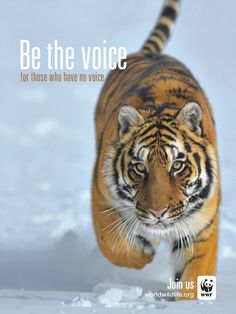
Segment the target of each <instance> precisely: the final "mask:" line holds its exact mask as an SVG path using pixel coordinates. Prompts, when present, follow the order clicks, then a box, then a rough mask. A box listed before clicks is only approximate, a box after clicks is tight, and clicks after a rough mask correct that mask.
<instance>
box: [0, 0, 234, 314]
mask: <svg viewBox="0 0 236 314" xmlns="http://www.w3.org/2000/svg"><path fill="white" fill-rule="evenodd" d="M103 2H104V4H103V5H102V6H101V4H100V3H99V2H98V1H95V0H93V1H92V0H91V1H84V0H80V1H76V0H68V1H66V2H65V1H51V2H50V3H49V2H48V1H45V0H44V1H40V2H38V3H34V7H32V4H31V1H30V0H23V1H20V2H19V1H16V0H13V1H5V2H2V3H1V5H0V6H1V10H0V16H1V18H0V26H1V27H0V29H1V35H2V36H1V38H2V42H3V43H4V47H3V48H4V49H2V51H1V53H2V55H1V60H0V67H1V73H2V75H1V77H0V80H1V102H0V107H1V115H0V147H1V148H2V150H1V152H2V153H1V154H0V174H1V176H0V208H1V210H0V256H1V258H0V313H4V314H9V313H14V314H15V313H17V314H25V313H45V314H47V313H50V314H53V313H57V314H58V313H60V314H63V313H66V314H67V313H95V312H96V313H111V307H112V313H120V312H121V311H122V313H123V311H127V313H136V312H137V313H139V312H140V313H141V312H143V311H144V310H145V312H147V313H154V312H155V313H156V309H160V310H162V311H163V313H173V311H174V310H175V309H176V308H178V311H179V312H180V313H189V312H190V313H197V312H199V311H201V312H202V313H213V312H214V313H221V312H223V311H224V312H227V310H228V311H229V312H233V309H234V308H235V297H234V282H235V281H236V267H235V257H236V241H235V239H236V238H235V237H236V234H235V233H236V228H235V223H236V217H235V205H234V203H235V183H234V181H235V168H236V167H235V166H236V162H235V155H236V147H235V145H233V143H234V142H235V139H234V133H235V122H234V120H235V116H234V113H235V111H236V110H235V104H234V99H235V93H236V90H235V85H236V76H235V74H234V69H235V68H236V64H235V63H236V59H235V55H234V54H235V48H236V47H235V46H236V42H235V41H234V40H232V38H234V37H235V36H234V35H235V31H236V28H235V27H233V24H234V20H235V18H234V12H235V3H234V1H233V0H228V1H227V8H228V10H226V11H224V10H223V11H222V3H221V2H216V1H214V0H208V1H207V3H206V1H204V0H199V1H182V2H183V3H182V10H181V16H180V19H179V21H178V23H177V27H176V30H175V32H174V35H173V37H172V39H171V41H170V43H169V44H168V47H167V49H166V51H165V52H166V53H167V54H170V55H172V56H175V57H177V58H178V59H180V60H182V61H183V62H184V63H186V65H187V66H189V67H190V69H191V70H192V71H193V73H194V75H195V76H196V77H197V78H198V79H199V81H200V82H201V85H202V86H203V87H204V89H205V90H206V93H207V95H208V96H209V98H210V101H211V103H212V107H213V110H214V115H215V119H216V125H217V130H218V143H219V153H220V161H221V177H222V188H223V193H222V195H223V201H222V206H221V219H220V242H219V263H218V274H219V275H218V278H217V280H218V281H217V287H218V288H217V299H216V301H214V302H212V303H206V302H195V301H194V302H179V303H178V304H177V303H175V302H162V301H160V300H158V301H155V302H153V300H147V299H146V300H144V298H143V296H144V294H145V293H146V292H148V291H149V290H150V291H156V290H158V289H164V288H165V287H166V282H167V279H168V278H169V276H170V269H169V262H168V253H167V251H166V248H165V246H164V245H161V247H160V250H158V253H157V256H156V257H155V260H154V261H153V263H152V264H151V265H148V266H147V267H146V268H145V269H144V270H142V271H136V270H128V269H124V268H118V267H115V266H113V265H111V264H110V263H109V262H108V261H107V260H105V258H104V257H103V256H102V254H101V253H100V252H99V250H98V248H97V246H96V242H95V237H94V233H93V228H92V222H91V215H90V186H91V173H92V169H93V163H94V158H95V143H94V119H93V115H94V108H95V103H96V100H97V98H98V95H99V92H100V89H101V86H102V85H101V83H86V84H84V83H83V84H82V83H71V84H68V83H53V84H37V83H20V82H19V74H20V70H19V41H20V39H29V40H31V41H32V43H33V44H34V45H37V46H40V47H43V46H45V45H46V44H47V43H48V42H50V41H53V40H54V39H58V40H59V42H60V43H61V44H63V45H64V46H70V45H71V46H74V47H75V49H78V48H79V47H81V46H95V45H101V43H102V41H103V39H107V42H108V43H109V44H110V45H113V46H125V47H127V49H128V52H133V51H135V50H137V49H138V48H139V47H140V46H141V45H142V43H143V40H144V39H145V38H146V36H147V34H148V33H149V32H150V29H151V27H152V25H153V24H154V21H155V20H156V17H157V13H158V12H159V8H160V6H161V4H162V0H159V1H157V0H150V1H148V6H147V5H145V10H144V6H143V5H144V1H143V0H138V1H137V0H129V1H127V0H120V1H119V2H115V1H108V0H103ZM45 12H47V14H48V17H45ZM131 12H132V13H131ZM209 12H210V13H209ZM222 12H223V13H222ZM228 21H231V24H232V27H231V30H230V32H228V31H226V30H228ZM219 39H220V40H219ZM44 71H46V69H44ZM90 71H91V69H90ZM105 74H106V73H105ZM96 287H97V288H98V287H100V288H101V287H103V291H102V290H99V291H97V292H95V290H96V289H95V288H96ZM6 289H8V290H6ZM141 291H142V295H141ZM107 306H109V307H107ZM121 308H122V309H121ZM16 309H17V311H16ZM120 309H121V310H120Z"/></svg>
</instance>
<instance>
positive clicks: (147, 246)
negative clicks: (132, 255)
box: [134, 235, 155, 269]
mask: <svg viewBox="0 0 236 314" xmlns="http://www.w3.org/2000/svg"><path fill="white" fill-rule="evenodd" d="M135 246H136V254H137V258H136V260H135V267H134V268H138V269H140V268H143V267H144V266H145V265H147V264H149V263H151V262H152V260H153V258H154V256H155V250H154V248H153V246H152V244H151V243H150V242H149V241H148V240H146V239H145V238H143V237H142V236H140V235H137V236H136V239H135Z"/></svg>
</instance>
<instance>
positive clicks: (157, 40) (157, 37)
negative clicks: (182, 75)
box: [141, 0, 181, 56]
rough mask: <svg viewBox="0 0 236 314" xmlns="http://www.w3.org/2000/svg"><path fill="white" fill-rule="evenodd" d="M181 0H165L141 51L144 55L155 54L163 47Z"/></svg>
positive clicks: (171, 28)
mask: <svg viewBox="0 0 236 314" xmlns="http://www.w3.org/2000/svg"><path fill="white" fill-rule="evenodd" d="M180 2H181V0H166V1H165V4H164V7H163V9H162V12H161V14H160V16H159V19H158V21H157V24H156V26H155V27H154V29H153V31H152V32H151V34H150V35H149V37H148V39H147V40H146V42H145V44H144V45H143V47H142V49H141V52H142V53H143V54H145V55H150V56H155V55H158V54H160V53H161V51H162V50H163V49H164V47H165V45H166V43H167V41H168V39H169V37H170V35H171V32H172V30H173V28H174V25H175V21H176V18H177V16H178V13H179V8H180Z"/></svg>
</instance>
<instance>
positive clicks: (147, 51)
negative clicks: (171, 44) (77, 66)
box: [92, 0, 220, 299]
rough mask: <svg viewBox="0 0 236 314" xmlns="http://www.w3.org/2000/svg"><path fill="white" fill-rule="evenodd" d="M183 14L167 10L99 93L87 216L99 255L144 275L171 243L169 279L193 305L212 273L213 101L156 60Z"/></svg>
mask: <svg viewBox="0 0 236 314" xmlns="http://www.w3.org/2000/svg"><path fill="white" fill-rule="evenodd" d="M179 7H180V1H179V0H167V1H166V2H165V5H164V7H163V9H162V12H161V14H160V17H159V20H158V22H157V24H156V26H155V28H154V30H153V31H152V33H151V34H150V36H149V37H148V39H147V40H146V42H145V43H144V45H143V47H142V48H141V50H140V51H139V52H137V53H134V54H132V55H130V56H128V58H127V68H126V69H125V70H121V69H118V68H117V69H115V70H113V71H111V72H110V74H109V76H108V78H107V79H106V82H105V84H104V86H103V89H102V91H101V94H100V97H99V100H98V103H97V107H96V116H95V119H96V143H97V152H96V153H97V158H96V163H95V167H94V173H93V181H92V213H93V223H94V229H95V232H96V238H97V243H98V245H99V248H100V250H101V251H102V253H103V254H104V255H105V256H106V258H107V259H108V260H109V261H111V262H112V263H113V264H115V265H119V266H125V267H129V268H135V269H141V268H143V267H144V266H145V265H147V264H148V263H150V262H152V260H153V257H154V255H155V253H156V251H157V248H158V244H159V242H160V240H166V241H168V242H169V243H170V245H171V255H172V264H173V276H174V280H176V281H182V282H183V283H184V282H187V281H193V282H194V284H195V285H194V290H193V291H194V298H196V297H197V294H196V289H197V276H199V275H215V273H216V261H217V242H218V208H219V205H220V176H219V162H218V154H217V142H216V129H215V122H214V118H213V115H212V110H211V106H210V104H209V101H208V99H207V97H206V95H205V94H204V91H203V90H202V88H201V87H200V86H199V83H198V82H197V81H196V79H195V78H194V76H193V75H192V73H191V72H190V71H189V70H188V69H187V68H186V67H185V66H184V65H183V64H182V63H181V62H179V61H178V60H176V59H174V58H172V57H169V56H167V55H164V54H162V50H163V48H164V47H165V44H166V42H167V40H168V38H169V37H170V34H171V32H172V29H173V26H174V23H175V21H176V18H177V15H178V12H179ZM157 271H160V270H159V269H157ZM182 292H183V293H184V292H186V289H185V288H183V289H182ZM182 298H184V297H182ZM180 299H181V298H180Z"/></svg>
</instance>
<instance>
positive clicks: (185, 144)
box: [184, 142, 192, 153]
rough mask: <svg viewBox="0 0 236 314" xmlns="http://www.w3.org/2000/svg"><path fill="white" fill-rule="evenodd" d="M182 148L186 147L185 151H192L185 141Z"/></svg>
mask: <svg viewBox="0 0 236 314" xmlns="http://www.w3.org/2000/svg"><path fill="white" fill-rule="evenodd" d="M184 148H185V149H186V152H187V153H190V152H191V151H192V149H191V146H190V145H189V144H188V143H187V142H184Z"/></svg>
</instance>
